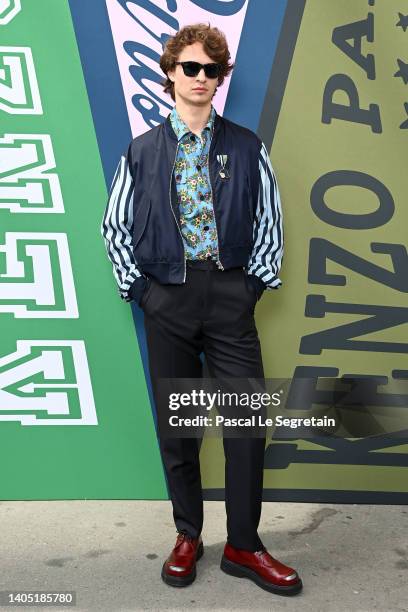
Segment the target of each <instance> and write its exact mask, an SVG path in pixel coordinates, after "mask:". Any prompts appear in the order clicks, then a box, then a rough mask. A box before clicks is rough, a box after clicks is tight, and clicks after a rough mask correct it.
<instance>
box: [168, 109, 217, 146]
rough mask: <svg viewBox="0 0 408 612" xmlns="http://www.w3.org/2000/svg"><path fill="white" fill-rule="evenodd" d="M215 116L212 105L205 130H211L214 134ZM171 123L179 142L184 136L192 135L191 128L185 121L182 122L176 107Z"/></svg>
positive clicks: (172, 112) (171, 115)
mask: <svg viewBox="0 0 408 612" xmlns="http://www.w3.org/2000/svg"><path fill="white" fill-rule="evenodd" d="M215 115H216V111H215V108H214V107H213V105H212V104H211V112H210V116H209V118H208V121H207V123H206V125H205V126H204V130H209V131H210V132H211V133H212V131H213V129H214V119H215ZM170 122H171V125H172V128H173V130H174V132H175V134H176V136H177V140H178V141H179V142H180V140H181V139H182V138H183V136H185V135H186V134H191V130H190V128H189V127H188V126H187V125H186V123H184V121H183V120H182V118H181V117H180V115H179V114H178V112H177V110H176V107H175V106H173V110H172V111H171V113H170Z"/></svg>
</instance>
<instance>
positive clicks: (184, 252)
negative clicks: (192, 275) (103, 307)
mask: <svg viewBox="0 0 408 612" xmlns="http://www.w3.org/2000/svg"><path fill="white" fill-rule="evenodd" d="M178 150H179V143H177V149H176V156H175V158H174V162H173V168H172V170H171V174H170V187H169V201H170V208H171V212H172V213H173V217H174V220H175V222H176V225H177V229H178V231H179V233H180V237H181V243H182V245H183V254H184V278H183V283H185V282H186V274H187V264H186V249H185V246H184V240H183V234H182V233H181V229H180V226H179V224H178V223H177V219H176V215H175V214H174V210H173V206H172V205H171V182H172V180H173V174H174V166H175V165H176V159H177V153H178Z"/></svg>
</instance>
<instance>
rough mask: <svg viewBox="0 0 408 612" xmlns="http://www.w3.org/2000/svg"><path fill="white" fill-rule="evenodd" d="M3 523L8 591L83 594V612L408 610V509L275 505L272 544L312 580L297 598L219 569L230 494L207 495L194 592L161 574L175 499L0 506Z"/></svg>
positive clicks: (0, 573)
mask: <svg viewBox="0 0 408 612" xmlns="http://www.w3.org/2000/svg"><path fill="white" fill-rule="evenodd" d="M0 521H1V523H0V524H1V532H0V533H1V557H0V558H1V561H0V577H1V586H0V591H5V590H14V591H15V590H19V589H23V590H31V591H34V590H36V591H40V590H41V591H52V592H55V591H56V590H74V591H76V594H77V595H76V596H77V604H76V607H75V608H74V609H75V610H98V611H105V610H106V611H119V610H149V611H150V610H152V611H154V610H210V609H211V610H288V611H289V610H302V612H303V611H309V610H313V611H314V612H316V611H322V612H331V611H342V612H343V611H347V612H348V611H350V610H353V611H356V612H357V611H363V610H364V611H371V610H381V611H384V610H387V611H394V610H395V611H397V610H398V611H400V610H408V536H407V524H408V508H407V507H406V506H372V505H360V506H358V505H350V504H337V505H335V504H309V503H277V502H264V504H263V510H262V518H261V524H260V530H259V533H260V536H261V538H262V541H263V542H264V544H265V546H266V547H267V548H268V550H269V552H270V553H271V554H272V555H274V556H276V557H277V558H278V559H280V560H281V561H283V562H286V563H287V564H289V565H292V566H293V567H295V568H296V569H297V570H298V571H299V573H300V575H301V577H302V579H303V584H304V588H303V591H302V592H301V593H300V594H299V595H296V596H293V597H290V598H289V597H282V596H279V595H274V594H270V593H267V592H266V591H263V590H262V589H260V588H259V587H257V586H256V585H255V584H254V583H252V582H251V581H249V580H247V579H239V578H234V577H232V576H228V575H226V574H224V573H223V572H222V571H221V570H220V569H219V563H220V558H221V555H222V551H223V546H224V542H225V510H224V503H223V502H205V523H204V530H203V540H204V556H203V557H202V559H201V560H200V561H199V562H198V566H197V570H198V574H197V579H196V581H195V582H194V583H193V584H192V585H191V586H189V587H186V588H183V589H176V588H173V587H169V586H167V585H166V584H164V583H163V582H162V580H161V578H160V571H161V567H162V563H163V561H164V559H165V557H166V556H167V555H168V554H169V552H170V550H171V548H172V547H173V546H174V543H175V538H176V531H175V528H174V525H173V522H172V517H171V507H170V502H167V501H154V502H152V501H147V502H146V501H120V500H116V501H44V502H39V501H33V502H0ZM1 609H2V610H13V609H15V608H14V607H10V606H6V607H2V608H1ZM19 609H22V608H19ZM34 609H37V610H38V609H39V608H38V607H36V608H34ZM41 609H44V610H50V611H51V610H57V609H61V608H56V607H54V606H50V607H41ZM69 609H70V608H69ZM71 609H72V608H71Z"/></svg>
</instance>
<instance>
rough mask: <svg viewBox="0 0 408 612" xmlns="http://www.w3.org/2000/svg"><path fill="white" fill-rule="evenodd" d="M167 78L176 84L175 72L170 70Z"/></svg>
mask: <svg viewBox="0 0 408 612" xmlns="http://www.w3.org/2000/svg"><path fill="white" fill-rule="evenodd" d="M167 78H169V79H170V81H171V82H172V83H174V70H168V71H167Z"/></svg>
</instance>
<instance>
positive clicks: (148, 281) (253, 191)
mask: <svg viewBox="0 0 408 612" xmlns="http://www.w3.org/2000/svg"><path fill="white" fill-rule="evenodd" d="M229 59H230V53H229V51H228V45H227V42H226V40H225V36H224V35H223V34H222V33H221V32H220V31H219V30H218V29H217V28H212V27H210V26H209V25H205V24H196V25H192V26H186V27H184V28H182V29H181V30H180V31H179V32H178V33H177V34H176V35H175V36H173V37H171V38H169V39H168V40H167V42H166V45H165V48H164V53H163V55H162V57H161V59H160V66H161V68H162V70H163V72H164V73H165V75H166V80H165V81H164V83H163V85H164V90H165V91H166V92H169V93H170V95H171V97H172V99H173V100H174V101H175V107H174V108H173V110H172V111H171V113H170V114H169V115H168V116H167V118H166V120H165V121H164V123H162V124H160V125H158V126H156V127H154V128H153V129H151V130H149V131H148V132H146V133H145V134H143V135H141V136H138V137H137V138H135V139H134V140H133V141H132V142H131V143H130V145H129V147H128V149H127V151H126V152H125V154H124V155H123V156H122V158H121V160H120V162H119V165H118V168H117V170H116V174H115V176H114V179H113V182H112V186H111V190H110V193H109V200H108V204H107V207H106V210H105V213H104V216H103V220H102V225H101V232H102V235H103V237H104V239H105V243H106V248H107V252H108V256H109V258H110V260H111V261H112V264H113V271H114V274H115V277H116V280H117V283H118V286H119V292H120V295H121V297H122V299H123V300H125V301H131V300H135V301H136V302H137V303H138V304H139V305H140V306H141V308H142V309H143V311H144V325H145V331H146V339H147V346H148V356H149V371H150V377H151V381H152V388H153V394H154V398H155V403H156V408H157V410H158V411H160V410H161V405H160V398H159V395H160V394H159V391H158V383H159V379H160V378H200V377H201V376H202V363H201V360H200V354H201V352H203V353H204V355H205V358H206V363H207V366H208V370H209V372H210V374H211V376H212V377H214V378H218V377H219V378H222V377H225V378H233V377H243V378H247V377H255V378H263V377H264V371H263V363H262V355H261V348H260V342H259V338H258V333H257V329H256V325H255V321H254V309H255V304H256V302H257V301H258V300H259V299H260V297H261V295H262V293H263V291H264V290H265V289H267V290H274V289H278V288H279V286H280V285H281V284H282V282H281V280H280V279H279V277H278V274H279V270H280V267H281V262H282V258H283V224H282V209H281V203H280V198H279V190H278V186H277V183H276V177H275V174H274V172H273V169H272V166H271V163H270V160H269V155H268V152H267V150H266V148H265V145H264V144H263V143H262V141H261V140H260V139H259V138H258V137H257V136H256V134H254V133H253V132H252V131H250V130H248V129H246V128H244V127H241V126H239V125H237V124H235V123H232V122H230V121H228V120H226V119H224V118H223V117H221V116H220V115H218V114H217V113H216V111H215V109H214V107H213V106H212V103H211V100H212V98H213V96H214V94H215V91H216V88H217V86H219V85H221V84H222V82H223V81H224V77H225V76H227V75H228V74H229V72H230V71H231V69H232V68H233V66H232V65H231V64H230V63H229ZM166 407H167V406H163V408H162V409H165V408H166ZM223 443H224V453H225V506H226V513H227V543H226V545H225V548H224V554H223V557H222V560H221V569H222V570H223V571H225V572H226V573H228V574H231V575H233V576H237V577H248V578H250V579H251V580H253V581H254V582H255V583H256V584H258V585H259V586H260V587H262V588H264V589H266V590H268V591H271V592H274V593H279V594H285V595H289V594H295V593H298V592H299V591H300V590H301V588H302V581H301V579H300V577H299V575H298V573H297V572H296V571H295V570H294V569H293V568H291V567H288V566H287V565H284V564H283V563H281V562H279V561H278V560H277V559H274V558H273V557H272V556H271V555H270V554H269V553H268V551H267V550H266V548H265V546H264V545H263V543H262V541H261V539H260V538H259V535H258V533H257V529H258V525H259V520H260V516H261V506H262V488H263V468H264V450H265V437H264V438H259V437H258V438H249V437H246V438H227V437H224V440H223ZM159 444H160V451H161V456H162V460H163V464H164V469H165V472H166V477H167V482H168V487H169V492H170V497H171V501H172V505H173V517H174V521H175V525H176V529H177V531H178V536H177V540H176V544H175V546H174V548H173V550H172V551H171V554H170V555H169V557H168V559H167V560H166V561H165V563H164V565H163V568H162V578H163V580H164V581H165V582H166V583H167V584H169V585H171V586H186V585H188V584H191V583H192V582H193V581H194V579H195V577H196V561H197V560H198V559H199V558H200V557H201V556H202V554H203V542H202V537H201V531H202V525H203V498H202V487H201V475H200V464H199V444H198V440H197V438H168V439H166V438H160V440H159Z"/></svg>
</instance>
